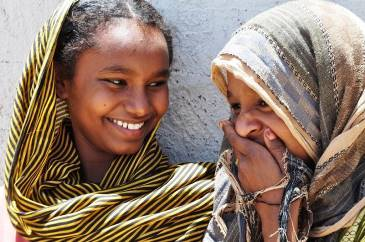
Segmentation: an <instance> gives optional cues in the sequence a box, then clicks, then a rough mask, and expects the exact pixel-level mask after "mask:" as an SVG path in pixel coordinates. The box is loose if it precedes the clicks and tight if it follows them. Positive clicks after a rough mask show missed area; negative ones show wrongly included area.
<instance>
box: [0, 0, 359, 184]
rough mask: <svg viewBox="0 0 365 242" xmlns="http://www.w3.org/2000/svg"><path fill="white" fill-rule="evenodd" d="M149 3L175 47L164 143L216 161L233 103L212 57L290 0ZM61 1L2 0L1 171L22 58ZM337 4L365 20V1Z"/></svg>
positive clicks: (186, 155)
mask: <svg viewBox="0 0 365 242" xmlns="http://www.w3.org/2000/svg"><path fill="white" fill-rule="evenodd" d="M150 1H151V2H152V3H153V4H154V5H155V6H156V7H157V8H158V9H159V10H160V11H161V13H162V14H163V15H164V16H165V19H166V21H167V22H168V24H169V25H170V26H171V28H172V30H173V34H174V46H175V61H174V64H173V72H172V77H171V82H170V90H171V91H170V93H171V98H170V100H171V105H170V110H169V113H168V114H167V115H166V117H165V118H164V122H163V125H162V127H161V129H160V131H159V140H160V143H161V145H162V147H163V149H164V150H165V152H166V153H167V154H168V155H169V156H170V158H171V160H172V161H174V162H178V161H191V160H193V161H196V160H212V161H213V160H215V159H216V157H217V152H218V149H219V143H220V140H221V136H222V133H221V131H219V130H218V128H217V122H218V120H220V119H222V118H224V117H226V116H227V114H228V107H227V105H226V104H225V103H224V99H223V98H222V97H221V96H220V95H219V93H218V92H217V90H216V89H215V88H214V87H213V85H212V84H211V82H210V79H209V74H210V61H211V60H212V59H213V58H214V57H215V56H216V54H217V53H218V51H219V50H220V49H221V48H222V47H223V45H224V43H225V42H226V41H227V40H228V39H229V37H230V35H231V33H232V32H233V31H234V30H235V29H236V28H237V27H238V26H239V25H240V23H243V22H245V21H247V20H248V19H250V18H251V17H253V16H255V15H256V14H257V13H259V12H261V11H263V10H266V9H268V8H270V7H272V6H275V5H278V4H280V3H283V2H285V1H284V0H150ZM59 2H60V1H59V0H11V1H8V0H0V46H1V48H0V73H1V78H0V155H1V156H0V157H1V158H0V160H1V163H0V174H1V170H2V168H3V161H4V153H5V152H4V151H5V144H6V140H7V133H8V129H9V128H8V127H9V119H10V115H11V112H12V99H13V97H14V94H15V87H16V85H17V82H18V79H19V77H20V75H21V70H22V67H23V62H24V60H25V58H26V56H27V54H28V50H29V48H30V46H31V43H32V40H33V38H34V36H35V34H36V32H37V31H38V29H39V27H40V26H41V24H42V23H43V22H44V21H45V20H46V18H47V16H49V15H50V13H51V12H52V10H53V9H54V8H55V7H56V5H57V4H58V3H59ZM335 2H337V3H339V4H341V5H343V6H345V7H347V8H349V9H350V10H352V11H353V12H355V13H356V14H357V15H358V16H360V17H361V18H363V19H364V18H365V1H364V0H335ZM1 177H2V176H1ZM0 182H1V180H0Z"/></svg>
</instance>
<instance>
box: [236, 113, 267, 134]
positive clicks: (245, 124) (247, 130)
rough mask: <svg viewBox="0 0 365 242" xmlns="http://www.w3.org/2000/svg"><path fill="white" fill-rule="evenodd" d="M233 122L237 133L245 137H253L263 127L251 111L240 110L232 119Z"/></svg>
mask: <svg viewBox="0 0 365 242" xmlns="http://www.w3.org/2000/svg"><path fill="white" fill-rule="evenodd" d="M234 124H235V129H236V132H237V134H238V135H239V136H241V137H245V138H255V137H256V136H257V135H258V134H259V133H260V131H261V130H262V128H263V124H262V123H261V122H260V121H259V120H258V119H257V118H255V115H254V114H252V113H251V112H244V113H242V112H241V113H240V114H239V115H238V116H237V117H236V118H235V119H234Z"/></svg>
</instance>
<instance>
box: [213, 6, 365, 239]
mask: <svg viewBox="0 0 365 242" xmlns="http://www.w3.org/2000/svg"><path fill="white" fill-rule="evenodd" d="M242 63H244V64H245V65H247V66H248V67H249V68H250V69H251V70H252V71H253V72H254V73H255V74H256V75H257V76H258V77H259V78H258V79H259V81H255V80H254V79H253V78H250V76H247V74H245V72H244V71H243V65H242ZM227 71H230V72H232V73H234V75H235V76H236V77H240V79H242V80H243V81H245V83H246V84H247V86H249V87H250V88H251V89H253V90H254V91H255V92H256V93H257V94H258V95H259V96H261V98H262V99H263V100H264V101H265V102H266V103H267V104H269V105H270V107H272V109H273V111H274V112H275V113H276V114H277V115H278V116H279V117H280V118H281V119H282V120H283V121H284V122H285V124H286V126H287V127H288V128H289V130H290V131H291V133H292V134H293V136H294V137H295V138H296V139H297V141H298V142H299V143H300V144H301V145H302V147H303V148H304V149H305V150H306V152H307V153H308V155H309V156H310V157H311V158H312V160H313V161H314V162H315V164H316V168H315V172H314V175H313V178H312V181H311V183H310V187H309V197H308V202H309V205H310V208H311V210H312V211H313V215H314V217H313V226H312V229H311V233H310V235H311V236H313V237H325V236H328V237H327V238H326V241H332V240H331V239H335V240H334V241H337V240H336V239H338V238H339V237H338V236H339V232H338V231H339V230H340V229H341V228H346V227H349V226H351V225H352V224H355V225H358V224H359V223H363V225H362V226H363V227H362V229H360V231H362V232H361V233H360V234H359V233H358V234H356V236H365V235H364V233H365V232H364V230H365V227H364V224H365V219H364V216H363V214H364V212H361V211H364V208H365V198H364V193H363V192H364V190H365V189H364V187H365V157H364V155H365V93H364V84H365V24H364V22H363V21H361V20H360V19H359V18H358V17H357V16H355V15H354V14H352V13H351V12H350V11H348V10H346V9H344V8H343V7H340V6H339V5H336V4H334V3H330V2H326V1H320V0H317V1H314V0H313V1H311V0H308V1H290V2H288V3H286V4H283V5H281V6H279V7H276V8H273V9H271V10H268V11H266V12H264V13H262V14H260V15H258V16H256V17H255V18H253V19H252V20H250V21H249V22H247V23H246V24H244V25H243V26H242V27H241V28H240V29H239V30H238V31H237V32H236V33H235V34H234V36H233V37H232V39H231V40H230V41H229V42H228V43H227V45H226V46H225V47H224V48H223V50H222V51H221V53H220V54H219V56H218V57H217V58H216V59H215V60H214V61H213V65H212V78H213V81H214V82H215V84H216V85H217V87H218V88H219V89H220V91H221V92H222V93H223V94H224V95H226V94H227V85H226V76H225V75H226V72H227ZM356 217H357V222H355V223H354V221H355V220H356ZM352 235H353V236H352V237H354V236H355V235H354V233H353V234H352ZM350 237H351V235H350ZM357 238H359V237H357ZM349 241H351V240H349Z"/></svg>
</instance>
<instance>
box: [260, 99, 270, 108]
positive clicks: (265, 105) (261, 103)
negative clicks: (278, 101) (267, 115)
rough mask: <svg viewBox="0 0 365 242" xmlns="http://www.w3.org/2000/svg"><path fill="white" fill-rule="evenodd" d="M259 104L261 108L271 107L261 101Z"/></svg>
mask: <svg viewBox="0 0 365 242" xmlns="http://www.w3.org/2000/svg"><path fill="white" fill-rule="evenodd" d="M258 104H259V106H260V107H268V106H269V105H267V103H266V102H265V101H264V100H260V101H259V103H258Z"/></svg>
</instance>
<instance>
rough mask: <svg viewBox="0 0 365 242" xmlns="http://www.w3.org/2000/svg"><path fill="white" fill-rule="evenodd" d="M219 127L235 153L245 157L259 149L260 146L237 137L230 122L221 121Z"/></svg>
mask: <svg viewBox="0 0 365 242" xmlns="http://www.w3.org/2000/svg"><path fill="white" fill-rule="evenodd" d="M219 126H220V127H221V129H222V130H223V132H224V136H225V137H226V139H227V141H228V142H229V143H230V144H231V146H232V148H234V150H235V152H240V153H241V154H243V155H247V154H248V153H249V152H250V151H252V150H253V149H255V148H256V149H260V148H261V147H260V145H259V144H256V143H255V142H252V141H250V140H248V139H246V138H243V137H241V136H239V135H238V134H237V133H236V131H235V129H234V125H233V124H232V122H230V121H228V120H223V121H220V122H219Z"/></svg>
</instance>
